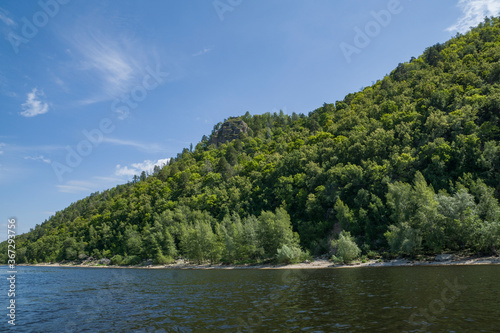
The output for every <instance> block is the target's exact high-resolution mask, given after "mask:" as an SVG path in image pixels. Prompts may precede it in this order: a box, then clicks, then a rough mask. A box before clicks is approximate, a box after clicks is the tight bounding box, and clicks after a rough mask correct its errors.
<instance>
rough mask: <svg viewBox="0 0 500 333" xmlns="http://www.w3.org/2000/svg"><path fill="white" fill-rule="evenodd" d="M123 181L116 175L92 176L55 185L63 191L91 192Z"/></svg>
mask: <svg viewBox="0 0 500 333" xmlns="http://www.w3.org/2000/svg"><path fill="white" fill-rule="evenodd" d="M122 182H123V179H121V178H117V177H97V176H96V177H92V178H90V179H89V180H69V181H67V182H65V183H64V184H62V185H56V186H57V189H58V190H59V192H63V193H87V194H90V193H93V192H96V191H101V190H103V189H107V188H110V187H113V186H116V185H117V184H120V183H122Z"/></svg>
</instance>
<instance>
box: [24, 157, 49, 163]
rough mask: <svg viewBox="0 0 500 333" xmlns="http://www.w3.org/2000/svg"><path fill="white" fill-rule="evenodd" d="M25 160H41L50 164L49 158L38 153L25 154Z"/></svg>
mask: <svg viewBox="0 0 500 333" xmlns="http://www.w3.org/2000/svg"><path fill="white" fill-rule="evenodd" d="M24 159H25V160H32V161H41V162H43V163H47V164H50V162H51V161H50V159H48V158H46V157H44V156H43V155H39V156H25V157H24Z"/></svg>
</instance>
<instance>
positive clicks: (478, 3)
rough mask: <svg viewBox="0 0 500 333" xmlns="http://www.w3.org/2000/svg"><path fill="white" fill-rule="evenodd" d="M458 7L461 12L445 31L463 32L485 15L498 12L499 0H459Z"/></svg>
mask: <svg viewBox="0 0 500 333" xmlns="http://www.w3.org/2000/svg"><path fill="white" fill-rule="evenodd" d="M458 7H460V9H461V10H462V12H463V16H462V17H460V18H459V19H458V20H457V22H455V24H453V25H452V26H450V27H448V28H446V30H447V31H451V32H453V31H458V32H460V33H465V32H467V30H469V28H470V27H474V26H476V25H478V24H479V23H481V22H482V21H483V20H484V18H485V17H486V16H497V15H498V14H500V1H498V0H459V1H458Z"/></svg>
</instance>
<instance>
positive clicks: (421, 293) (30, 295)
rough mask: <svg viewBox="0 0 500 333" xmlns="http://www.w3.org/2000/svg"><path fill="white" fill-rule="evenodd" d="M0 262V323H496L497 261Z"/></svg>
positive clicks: (320, 326)
mask: <svg viewBox="0 0 500 333" xmlns="http://www.w3.org/2000/svg"><path fill="white" fill-rule="evenodd" d="M1 271H2V277H3V279H2V281H3V282H0V302H1V304H3V306H1V307H0V308H3V309H4V310H0V311H3V312H4V313H3V314H2V316H0V318H3V319H2V322H1V323H0V331H7V330H8V329H9V331H10V329H13V330H12V331H16V332H137V333H139V332H219V331H220V332H500V265H496V266H494V265H481V266H478V265H476V266H433V267H429V266H424V267H422V266H420V267H419V266H417V267H378V268H374V267H371V268H367V267H365V268H347V269H307V270H283V269H280V270H270V269H267V270H253V269H234V270H169V269H113V268H94V269H93V268H67V267H60V268H58V267H17V273H16V274H15V275H16V276H15V279H16V280H15V289H16V291H15V293H16V295H15V298H13V297H12V298H13V299H15V306H16V308H15V315H16V317H15V322H14V323H15V324H16V325H15V328H13V327H10V326H12V325H11V324H9V323H8V320H9V318H8V316H7V314H8V312H9V311H10V310H9V309H7V306H9V297H8V296H7V293H8V291H9V286H10V284H9V281H8V279H7V278H8V274H7V268H6V267H2V270H1ZM2 290H3V291H2Z"/></svg>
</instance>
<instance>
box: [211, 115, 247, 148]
mask: <svg viewBox="0 0 500 333" xmlns="http://www.w3.org/2000/svg"><path fill="white" fill-rule="evenodd" d="M247 132H248V125H247V123H245V122H244V121H243V120H240V119H238V118H233V119H229V120H228V121H226V122H225V123H223V124H222V126H221V127H220V128H219V130H217V133H216V134H215V135H212V137H211V138H210V141H209V144H215V145H216V146H218V145H220V144H223V143H226V142H231V141H233V140H236V139H239V138H240V134H241V133H247Z"/></svg>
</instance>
